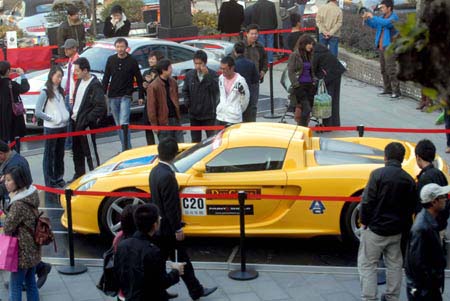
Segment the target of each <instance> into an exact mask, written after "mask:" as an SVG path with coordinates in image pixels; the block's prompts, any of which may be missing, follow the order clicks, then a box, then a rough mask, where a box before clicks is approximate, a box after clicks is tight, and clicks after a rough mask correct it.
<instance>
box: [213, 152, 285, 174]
mask: <svg viewBox="0 0 450 301" xmlns="http://www.w3.org/2000/svg"><path fill="white" fill-rule="evenodd" d="M285 155H286V149H285V148H276V147H239V148H232V149H227V150H225V151H223V152H221V153H220V154H218V155H217V156H216V157H215V158H214V159H212V160H211V161H209V162H208V163H207V164H206V172H207V173H223V172H247V171H263V170H276V169H281V168H282V166H283V162H284V157H285Z"/></svg>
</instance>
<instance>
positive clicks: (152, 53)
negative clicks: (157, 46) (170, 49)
mask: <svg viewBox="0 0 450 301" xmlns="http://www.w3.org/2000/svg"><path fill="white" fill-rule="evenodd" d="M152 56H154V57H156V60H157V61H160V60H162V59H163V58H164V53H163V52H162V51H160V50H153V51H150V53H149V54H148V57H149V58H150V57H152Z"/></svg>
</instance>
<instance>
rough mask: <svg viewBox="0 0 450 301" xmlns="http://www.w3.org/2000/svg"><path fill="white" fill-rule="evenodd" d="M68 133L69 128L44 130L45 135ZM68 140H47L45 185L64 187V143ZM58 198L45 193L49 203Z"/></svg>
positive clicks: (44, 162) (43, 165) (45, 149)
mask: <svg viewBox="0 0 450 301" xmlns="http://www.w3.org/2000/svg"><path fill="white" fill-rule="evenodd" d="M66 131H67V127H62V128H44V135H50V134H61V133H65V132H66ZM65 141H66V138H56V139H47V140H45V148H44V159H43V161H42V168H43V171H44V180H45V185H46V186H49V187H63V186H64V184H65V183H64V143H65ZM54 197H56V196H55V195H53V194H50V193H47V192H46V193H45V200H46V201H49V200H51V199H54Z"/></svg>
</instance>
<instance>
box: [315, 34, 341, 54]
mask: <svg viewBox="0 0 450 301" xmlns="http://www.w3.org/2000/svg"><path fill="white" fill-rule="evenodd" d="M319 43H320V44H322V45H325V46H327V48H328V49H330V52H331V53H332V54H333V55H334V56H335V57H337V56H338V45H339V38H338V37H331V38H329V39H325V36H324V35H323V34H319Z"/></svg>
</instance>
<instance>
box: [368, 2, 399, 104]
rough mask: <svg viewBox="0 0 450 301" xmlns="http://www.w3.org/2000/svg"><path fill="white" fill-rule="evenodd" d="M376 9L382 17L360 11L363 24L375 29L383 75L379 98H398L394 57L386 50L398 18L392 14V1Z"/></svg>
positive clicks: (383, 3) (376, 45)
mask: <svg viewBox="0 0 450 301" xmlns="http://www.w3.org/2000/svg"><path fill="white" fill-rule="evenodd" d="M378 9H379V10H380V11H381V13H382V14H383V16H382V17H378V16H374V15H373V13H372V12H369V11H367V10H366V9H362V10H360V12H361V13H362V14H361V16H362V18H363V20H364V24H366V25H367V26H369V27H371V28H373V29H376V31H377V32H376V35H375V47H376V48H378V49H379V51H380V65H381V74H382V75H383V85H384V89H383V92H382V93H380V94H379V95H380V96H385V95H391V98H392V99H396V98H399V97H400V84H399V81H398V79H397V75H396V74H397V67H396V63H395V57H394V56H393V55H388V54H387V53H386V52H385V51H386V48H387V47H388V46H389V45H390V44H391V43H392V40H393V38H394V36H395V35H396V34H397V30H396V29H395V27H394V23H395V22H397V21H398V16H397V15H396V14H395V13H394V2H393V0H383V1H381V3H380V5H379V6H378Z"/></svg>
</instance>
